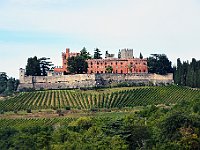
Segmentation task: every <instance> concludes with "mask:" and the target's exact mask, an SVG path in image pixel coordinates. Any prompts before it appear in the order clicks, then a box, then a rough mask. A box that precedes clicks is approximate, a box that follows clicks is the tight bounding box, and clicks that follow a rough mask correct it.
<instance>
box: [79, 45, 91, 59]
mask: <svg viewBox="0 0 200 150" xmlns="http://www.w3.org/2000/svg"><path fill="white" fill-rule="evenodd" d="M80 56H82V57H83V58H84V59H85V60H87V59H91V56H90V53H89V52H87V50H86V48H85V47H83V49H82V50H81V51H80Z"/></svg>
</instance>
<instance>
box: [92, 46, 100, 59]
mask: <svg viewBox="0 0 200 150" xmlns="http://www.w3.org/2000/svg"><path fill="white" fill-rule="evenodd" d="M101 55H102V54H101V51H100V50H99V49H98V48H96V49H95V50H94V59H102V57H101Z"/></svg>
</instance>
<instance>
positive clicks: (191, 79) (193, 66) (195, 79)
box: [174, 58, 200, 88]
mask: <svg viewBox="0 0 200 150" xmlns="http://www.w3.org/2000/svg"><path fill="white" fill-rule="evenodd" d="M199 76H200V61H196V59H194V58H193V59H192V62H188V61H184V62H181V60H180V59H177V67H176V68H175V72H174V81H175V83H176V84H178V85H183V86H190V87H194V88H195V87H198V88H199V87H200V78H199Z"/></svg>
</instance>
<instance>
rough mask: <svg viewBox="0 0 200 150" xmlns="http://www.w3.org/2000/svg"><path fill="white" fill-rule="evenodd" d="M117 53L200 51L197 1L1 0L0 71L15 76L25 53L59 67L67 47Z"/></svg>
mask: <svg viewBox="0 0 200 150" xmlns="http://www.w3.org/2000/svg"><path fill="white" fill-rule="evenodd" d="M83 47H86V49H87V51H89V52H90V53H91V54H93V52H94V49H95V48H96V47H98V48H99V49H100V50H101V52H102V53H103V54H105V51H106V50H108V51H109V53H114V54H115V56H117V53H118V51H119V49H123V48H130V49H133V50H134V56H135V57H139V53H140V52H141V53H142V54H143V56H144V57H149V56H150V54H155V53H157V54H166V55H167V57H168V58H169V60H171V61H172V63H173V64H176V60H177V58H181V60H184V61H186V60H191V59H192V58H196V59H197V60H199V56H200V1H199V0H0V72H6V73H7V75H8V76H9V77H15V78H18V70H19V68H25V66H26V64H27V59H28V58H29V57H34V56H37V57H38V58H40V57H49V58H51V61H52V62H53V64H54V65H55V66H61V53H62V52H64V51H65V49H66V48H70V51H71V52H79V51H80V50H81V49H82V48H83Z"/></svg>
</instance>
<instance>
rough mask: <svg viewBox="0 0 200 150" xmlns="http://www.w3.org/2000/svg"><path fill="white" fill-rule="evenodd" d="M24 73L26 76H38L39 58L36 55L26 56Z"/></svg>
mask: <svg viewBox="0 0 200 150" xmlns="http://www.w3.org/2000/svg"><path fill="white" fill-rule="evenodd" d="M26 75H27V76H40V75H41V69H40V60H38V59H37V57H36V56H34V57H33V58H32V57H30V58H28V61H27V65H26Z"/></svg>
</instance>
